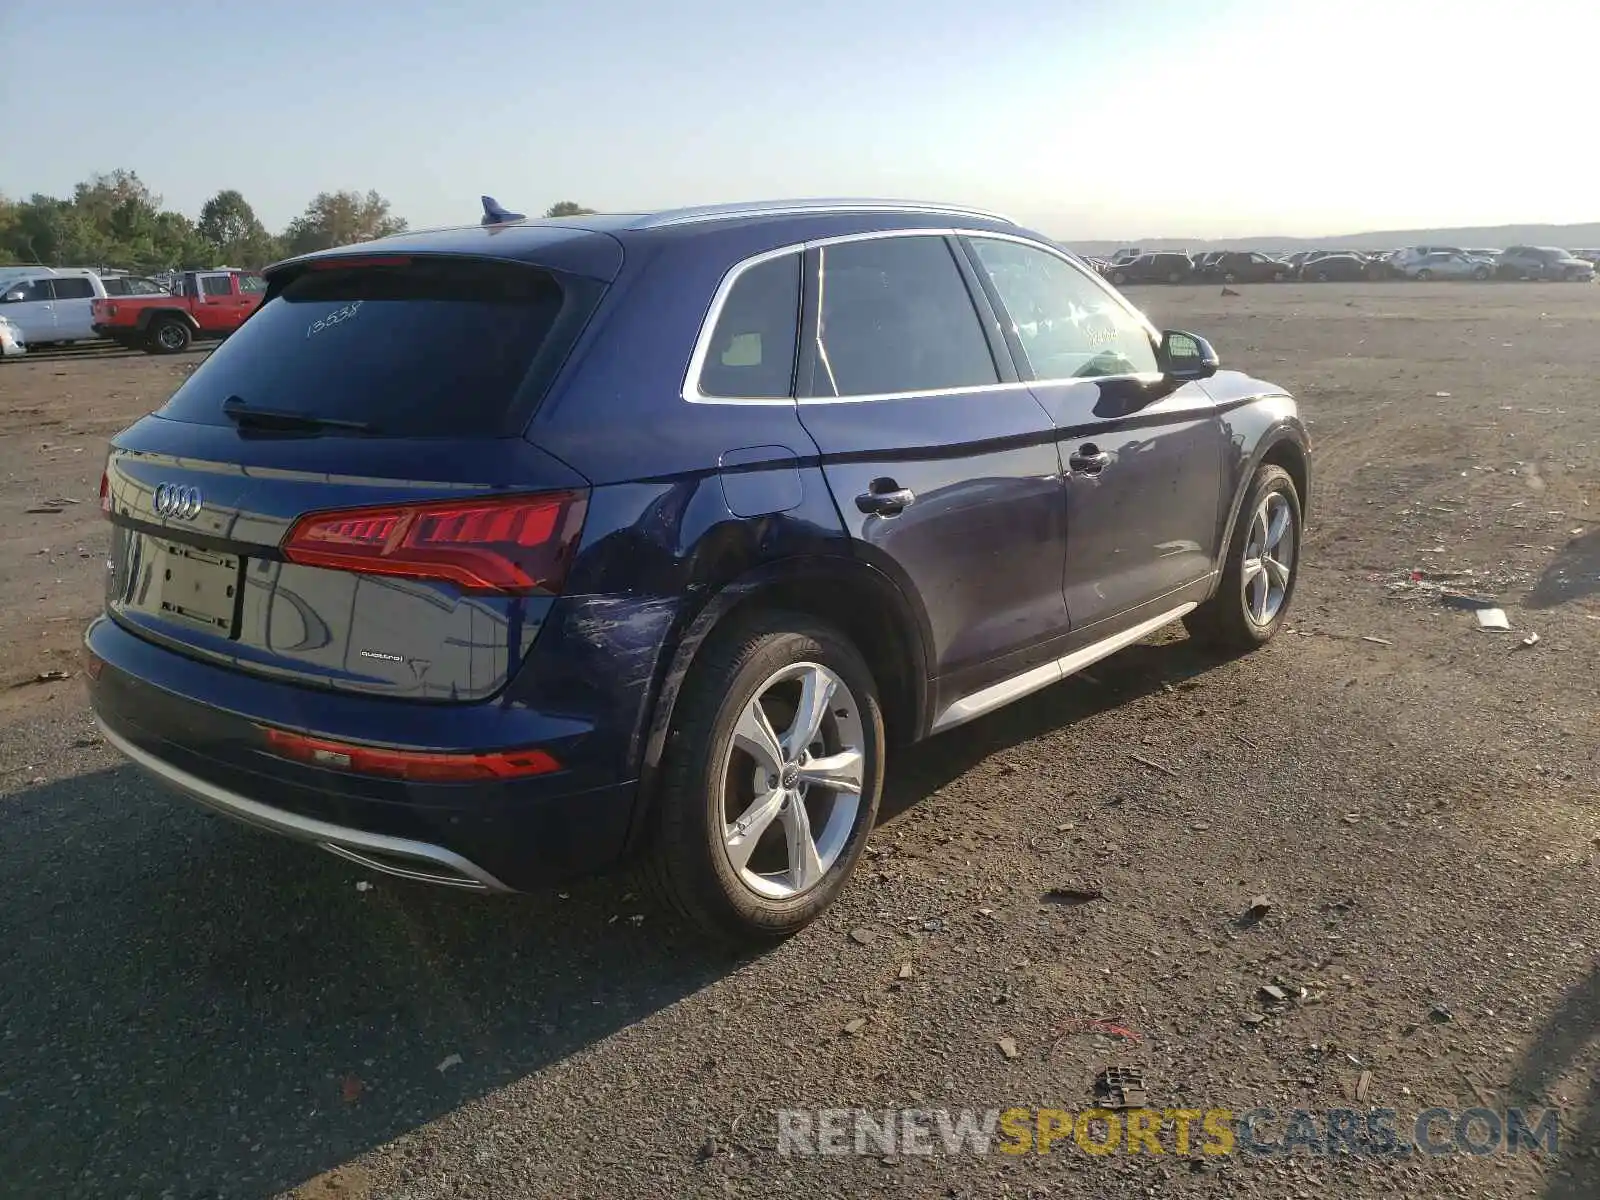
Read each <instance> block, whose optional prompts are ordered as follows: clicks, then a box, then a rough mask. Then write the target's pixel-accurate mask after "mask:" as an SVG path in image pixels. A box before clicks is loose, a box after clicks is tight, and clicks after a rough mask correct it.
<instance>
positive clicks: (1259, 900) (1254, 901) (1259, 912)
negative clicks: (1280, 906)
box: [1234, 896, 1272, 929]
mask: <svg viewBox="0 0 1600 1200" xmlns="http://www.w3.org/2000/svg"><path fill="white" fill-rule="evenodd" d="M1271 911H1272V901H1271V900H1270V899H1268V898H1267V897H1266V896H1251V897H1250V907H1248V908H1246V909H1245V910H1244V911H1243V912H1242V913H1240V914H1239V919H1238V920H1237V921H1235V922H1234V924H1236V925H1237V926H1238V927H1239V928H1240V929H1248V928H1250V926H1252V925H1255V924H1257V923H1258V922H1260V920H1261V918H1262V917H1264V916H1266V915H1267V914H1268V913H1269V912H1271Z"/></svg>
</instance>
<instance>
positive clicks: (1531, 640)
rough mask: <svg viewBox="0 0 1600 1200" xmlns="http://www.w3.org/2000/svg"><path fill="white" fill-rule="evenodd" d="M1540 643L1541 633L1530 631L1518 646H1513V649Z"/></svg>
mask: <svg viewBox="0 0 1600 1200" xmlns="http://www.w3.org/2000/svg"><path fill="white" fill-rule="evenodd" d="M1538 644H1539V635H1538V634H1537V633H1530V634H1529V635H1528V636H1527V637H1525V638H1523V639H1522V641H1521V642H1519V643H1518V644H1517V645H1516V646H1513V647H1512V649H1513V650H1517V649H1521V648H1522V647H1523V646H1537V645H1538Z"/></svg>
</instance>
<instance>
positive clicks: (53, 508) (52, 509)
mask: <svg viewBox="0 0 1600 1200" xmlns="http://www.w3.org/2000/svg"><path fill="white" fill-rule="evenodd" d="M22 511H23V512H25V513H51V514H53V513H59V512H64V511H65V510H64V509H63V508H61V507H60V505H55V504H35V505H34V506H33V507H32V508H25V509H23V510H22Z"/></svg>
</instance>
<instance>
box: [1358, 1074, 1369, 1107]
mask: <svg viewBox="0 0 1600 1200" xmlns="http://www.w3.org/2000/svg"><path fill="white" fill-rule="evenodd" d="M1371 1090H1372V1072H1371V1071H1363V1072H1361V1075H1360V1076H1359V1077H1358V1078H1357V1079H1356V1099H1357V1100H1365V1099H1366V1098H1367V1093H1368V1092H1369V1091H1371Z"/></svg>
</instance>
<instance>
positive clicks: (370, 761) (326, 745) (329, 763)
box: [261, 726, 561, 783]
mask: <svg viewBox="0 0 1600 1200" xmlns="http://www.w3.org/2000/svg"><path fill="white" fill-rule="evenodd" d="M261 732H262V733H263V734H265V735H266V739H267V749H268V750H269V751H270V752H271V753H273V754H275V755H277V756H278V757H279V758H288V759H292V760H294V761H295V762H302V763H306V764H308V765H310V766H313V767H325V768H327V769H328V770H332V771H350V772H353V773H355V774H358V775H382V776H386V777H388V778H390V779H406V780H411V781H413V782H416V783H472V782H475V781H476V782H492V781H493V780H497V779H521V778H525V777H527V776H530V775H548V774H549V773H550V772H551V771H559V770H560V769H561V764H560V763H558V762H557V761H556V760H555V759H554V758H552V757H551V756H550V755H549V754H547V753H545V752H544V751H543V750H500V751H495V752H493V753H487V754H435V753H431V752H429V751H423V750H383V749H380V748H378V747H376V746H357V745H354V744H353V743H350V742H333V741H328V740H327V739H325V738H315V737H308V736H307V735H305V734H302V733H290V732H289V731H288V730H285V729H267V728H266V727H264V726H263V727H262V729H261Z"/></svg>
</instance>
